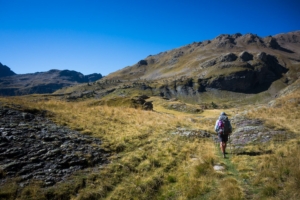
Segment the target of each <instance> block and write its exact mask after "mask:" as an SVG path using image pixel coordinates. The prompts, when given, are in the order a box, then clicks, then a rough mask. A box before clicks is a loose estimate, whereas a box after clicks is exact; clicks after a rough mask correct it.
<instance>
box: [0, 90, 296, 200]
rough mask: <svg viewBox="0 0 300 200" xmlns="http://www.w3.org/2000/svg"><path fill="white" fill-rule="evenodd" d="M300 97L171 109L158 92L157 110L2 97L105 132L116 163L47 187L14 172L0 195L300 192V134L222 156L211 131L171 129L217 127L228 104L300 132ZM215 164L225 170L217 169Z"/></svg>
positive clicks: (259, 195)
mask: <svg viewBox="0 0 300 200" xmlns="http://www.w3.org/2000/svg"><path fill="white" fill-rule="evenodd" d="M299 99H300V93H299V92H295V93H292V94H290V95H287V96H283V97H280V98H278V99H277V100H276V102H275V103H274V105H273V107H269V106H266V105H261V106H259V107H256V108H253V109H249V107H244V106H241V107H238V106H235V107H233V106H232V107H231V108H227V109H225V110H218V109H213V108H209V109H205V110H204V111H203V112H201V113H197V114H192V113H183V112H179V111H176V110H168V109H166V107H165V106H163V105H164V101H163V100H162V99H160V98H158V97H152V98H151V99H150V100H151V101H153V104H154V111H143V110H140V109H133V108H126V107H120V106H118V107H114V106H107V105H99V104H97V100H91V99H87V100H84V101H77V102H66V101H64V100H59V99H58V98H56V97H47V98H45V97H44V96H43V95H32V96H26V97H25V96H24V97H9V98H0V102H1V104H2V105H6V106H10V107H16V106H15V105H22V108H18V109H26V110H27V111H28V110H29V111H30V110H31V111H36V110H47V111H48V112H47V113H48V117H49V118H51V119H52V120H53V121H55V122H56V123H58V124H61V125H65V126H68V127H70V128H71V129H74V130H78V131H80V132H81V133H82V134H87V135H90V136H93V137H97V138H100V139H101V140H102V141H103V146H104V148H105V149H107V150H109V151H110V152H111V157H110V163H109V164H107V165H105V166H101V167H95V168H91V169H87V170H83V171H81V172H77V173H76V174H74V175H73V176H72V177H69V179H68V180H67V181H66V182H64V183H58V184H56V185H55V186H52V187H49V188H42V187H41V186H40V184H39V183H38V182H32V184H31V185H29V186H26V187H24V188H21V187H18V179H17V178H16V179H13V180H11V182H10V183H8V184H6V185H4V186H0V199H73V200H84V199H86V200H87V199H111V200H112V199H161V200H163V199H166V200H167V199H182V200H183V199H299V198H300V192H299V189H300V159H299V158H300V151H299V150H300V140H299V139H298V138H297V137H295V138H294V139H292V140H288V141H285V142H284V143H281V144H280V145H278V144H276V143H270V144H268V146H267V147H265V148H268V149H271V150H272V154H267V155H258V156H249V155H234V154H229V155H228V157H229V158H228V159H223V158H222V157H221V154H220V151H219V147H218V144H216V143H214V141H213V140H212V139H211V138H207V139H204V138H189V137H183V136H179V135H175V134H172V133H173V132H175V131H176V129H177V128H186V129H201V130H206V131H208V132H210V133H211V134H214V133H213V127H214V123H215V120H216V118H217V116H218V115H219V114H220V112H221V111H225V112H227V113H228V114H229V116H230V118H231V117H234V116H235V113H237V111H239V112H244V111H247V117H249V118H255V119H261V120H263V121H264V122H265V124H266V125H267V126H268V127H272V128H274V129H276V130H281V129H284V130H288V131H289V132H291V133H294V134H296V135H297V134H299V131H300V129H299V127H298V124H299V119H298V118H299V117H298V116H299V115H298V114H299V110H300V109H299ZM12 102H13V103H12ZM286 102H288V103H286ZM275 113H280V114H275ZM215 165H220V166H223V167H224V168H225V170H224V171H222V172H217V171H215V170H214V169H213V166H215ZM1 173H4V172H1V171H0V176H1Z"/></svg>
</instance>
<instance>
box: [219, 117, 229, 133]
mask: <svg viewBox="0 0 300 200" xmlns="http://www.w3.org/2000/svg"><path fill="white" fill-rule="evenodd" d="M230 132H231V128H230V122H229V120H228V118H226V119H219V121H218V133H219V134H229V133H230Z"/></svg>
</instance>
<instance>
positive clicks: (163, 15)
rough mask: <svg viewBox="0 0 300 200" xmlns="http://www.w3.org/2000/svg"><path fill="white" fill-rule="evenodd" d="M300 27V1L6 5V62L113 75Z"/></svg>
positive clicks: (1, 47)
mask: <svg viewBox="0 0 300 200" xmlns="http://www.w3.org/2000/svg"><path fill="white" fill-rule="evenodd" d="M296 30H300V0H0V62H1V63H2V64H4V65H7V66H8V67H10V68H11V70H13V71H14V72H15V73H17V74H24V73H34V72H44V71H48V70H50V69H61V70H63V69H69V70H76V71H79V72H81V73H83V74H85V75H86V74H91V73H101V74H102V75H108V74H109V73H111V72H114V71H116V70H118V69H121V68H124V67H126V66H130V65H133V64H135V63H137V62H138V61H139V60H141V59H143V58H146V57H147V56H148V55H155V54H158V53H160V52H163V51H167V50H170V49H173V48H177V47H180V46H183V45H187V44H189V43H192V42H194V41H203V40H207V39H213V38H215V37H217V36H218V35H220V34H225V33H227V34H234V33H242V34H246V33H254V34H257V35H259V36H261V37H265V36H268V35H275V34H279V33H286V32H290V31H296Z"/></svg>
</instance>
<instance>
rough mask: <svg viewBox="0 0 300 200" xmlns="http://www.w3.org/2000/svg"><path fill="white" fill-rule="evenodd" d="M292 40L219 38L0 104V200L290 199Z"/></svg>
mask: <svg viewBox="0 0 300 200" xmlns="http://www.w3.org/2000/svg"><path fill="white" fill-rule="evenodd" d="M299 33H300V32H299V31H298V32H292V33H287V34H279V35H275V36H270V37H266V38H260V37H258V36H257V35H253V34H246V35H241V34H235V35H220V36H218V37H217V38H215V39H213V40H211V41H205V42H199V43H193V44H191V45H187V46H184V47H181V48H178V49H174V50H170V51H167V52H164V53H160V54H158V55H154V56H149V57H147V58H145V59H143V60H141V61H139V62H138V63H137V64H135V65H133V66H131V67H126V68H124V69H121V70H119V71H117V72H114V73H112V74H110V75H109V76H107V77H104V78H102V79H101V80H97V81H94V82H91V83H88V84H86V83H83V84H76V85H73V86H69V87H64V88H62V89H60V90H57V91H55V92H54V93H53V94H44V95H43V94H39V95H36V94H34V95H26V96H15V97H0V124H1V127H0V199H41V200H50V199H51V200H53V199H55V200H61V199H74V200H87V199H109V200H112V199H142V200H152V199H160V200H163V199H168V200H177V199H204V200H206V199H207V200H210V199H211V200H214V199H236V200H243V199H246V200H252V199H257V200H259V199H282V200H283V199H292V200H296V199H300V192H299V191H300V190H299V189H300V168H299V166H300V160H299V157H300V134H299V133H300V127H299V125H298V124H299V117H298V116H299V114H300V109H299V107H300V79H299V72H300V69H299V67H300V65H299V63H300V59H299V45H300V43H299ZM191 49H194V50H192V51H191ZM176 52H177V54H176ZM178 52H182V53H179V54H178ZM175 54H176V56H175ZM179 55H180V56H179ZM174 56H175V57H174ZM152 58H153V59H154V58H155V59H157V60H156V61H155V59H154V61H153V62H150V61H151V59H152ZM197 59H198V60H197ZM172 60H173V61H174V62H173V61H172ZM189 64H190V65H189ZM47 73H48V74H47V77H51V76H49V74H53V77H52V80H57V79H56V77H57V76H60V75H61V76H64V77H65V78H66V79H72V80H73V81H74V80H76V82H77V83H80V81H79V80H81V76H79V77H78V76H77V75H78V73H74V72H71V71H58V70H51V71H49V72H47ZM69 73H71V74H73V75H74V76H71V77H72V78H70V77H68V76H67V75H69ZM32 75H36V76H38V75H40V74H39V73H36V74H31V76H32ZM15 76H16V77H18V75H15ZM7 78H8V77H7ZM23 78H26V77H23ZM0 80H2V79H0ZM39 80H40V79H39ZM221 112H226V113H227V115H228V117H229V119H230V120H231V124H232V126H233V132H232V134H231V136H230V139H229V142H228V146H227V149H226V152H227V154H226V158H223V155H222V153H221V151H220V147H219V145H220V144H219V141H218V137H217V135H216V133H215V131H214V125H215V122H216V119H217V118H218V116H219V115H220V113H221Z"/></svg>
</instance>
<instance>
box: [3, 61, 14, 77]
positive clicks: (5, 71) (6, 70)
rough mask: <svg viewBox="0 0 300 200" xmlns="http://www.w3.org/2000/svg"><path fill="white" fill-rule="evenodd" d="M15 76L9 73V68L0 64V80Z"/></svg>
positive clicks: (11, 72)
mask: <svg viewBox="0 0 300 200" xmlns="http://www.w3.org/2000/svg"><path fill="white" fill-rule="evenodd" d="M15 74H16V73H15V72H13V71H11V69H10V68H9V67H7V66H6V65H3V64H2V63H0V78H1V77H5V76H13V75H15Z"/></svg>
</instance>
